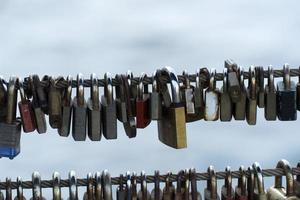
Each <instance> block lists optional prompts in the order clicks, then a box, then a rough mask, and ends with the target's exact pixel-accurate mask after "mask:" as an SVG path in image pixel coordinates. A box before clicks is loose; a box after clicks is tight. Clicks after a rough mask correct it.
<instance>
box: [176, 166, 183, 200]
mask: <svg viewBox="0 0 300 200" xmlns="http://www.w3.org/2000/svg"><path fill="white" fill-rule="evenodd" d="M184 181H185V174H184V171H183V170H180V171H179V172H178V174H177V181H176V190H175V198H174V199H175V200H184V189H185V188H184V186H185V184H184Z"/></svg>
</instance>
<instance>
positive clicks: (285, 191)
mask: <svg viewBox="0 0 300 200" xmlns="http://www.w3.org/2000/svg"><path fill="white" fill-rule="evenodd" d="M276 169H282V170H283V171H284V174H285V178H286V188H284V187H283V186H282V177H281V176H275V185H274V186H273V187H270V188H269V189H268V191H267V195H268V199H276V200H285V199H290V200H291V199H294V200H296V199H297V197H296V196H295V193H294V178H293V174H292V169H291V166H290V164H289V162H288V161H286V160H280V161H279V162H278V163H277V166H276Z"/></svg>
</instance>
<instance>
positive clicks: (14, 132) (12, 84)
mask: <svg viewBox="0 0 300 200" xmlns="http://www.w3.org/2000/svg"><path fill="white" fill-rule="evenodd" d="M17 80H18V79H17V78H16V77H10V79H9V83H8V90H7V91H8V92H7V114H6V119H5V121H1V122H0V157H8V158H10V159H13V158H14V157H16V156H17V155H18V154H19V153H20V139H21V122H20V121H19V120H17V119H16V115H17V113H16V110H17V88H16V83H17Z"/></svg>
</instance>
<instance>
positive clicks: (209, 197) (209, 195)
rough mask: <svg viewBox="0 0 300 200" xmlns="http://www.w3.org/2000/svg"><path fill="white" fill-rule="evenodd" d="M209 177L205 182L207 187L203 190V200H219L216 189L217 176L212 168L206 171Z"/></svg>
mask: <svg viewBox="0 0 300 200" xmlns="http://www.w3.org/2000/svg"><path fill="white" fill-rule="evenodd" d="M207 173H208V175H209V180H208V181H207V186H206V188H205V189H204V199H205V200H219V199H220V196H219V195H218V191H217V190H218V187H217V176H216V172H215V170H214V167H213V166H209V167H208V169H207Z"/></svg>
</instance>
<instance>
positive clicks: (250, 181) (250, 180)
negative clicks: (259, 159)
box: [247, 166, 255, 199]
mask: <svg viewBox="0 0 300 200" xmlns="http://www.w3.org/2000/svg"><path fill="white" fill-rule="evenodd" d="M248 174H249V176H248V178H247V193H248V199H254V194H253V191H254V187H255V180H254V179H255V178H254V171H253V167H252V166H249V167H248Z"/></svg>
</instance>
